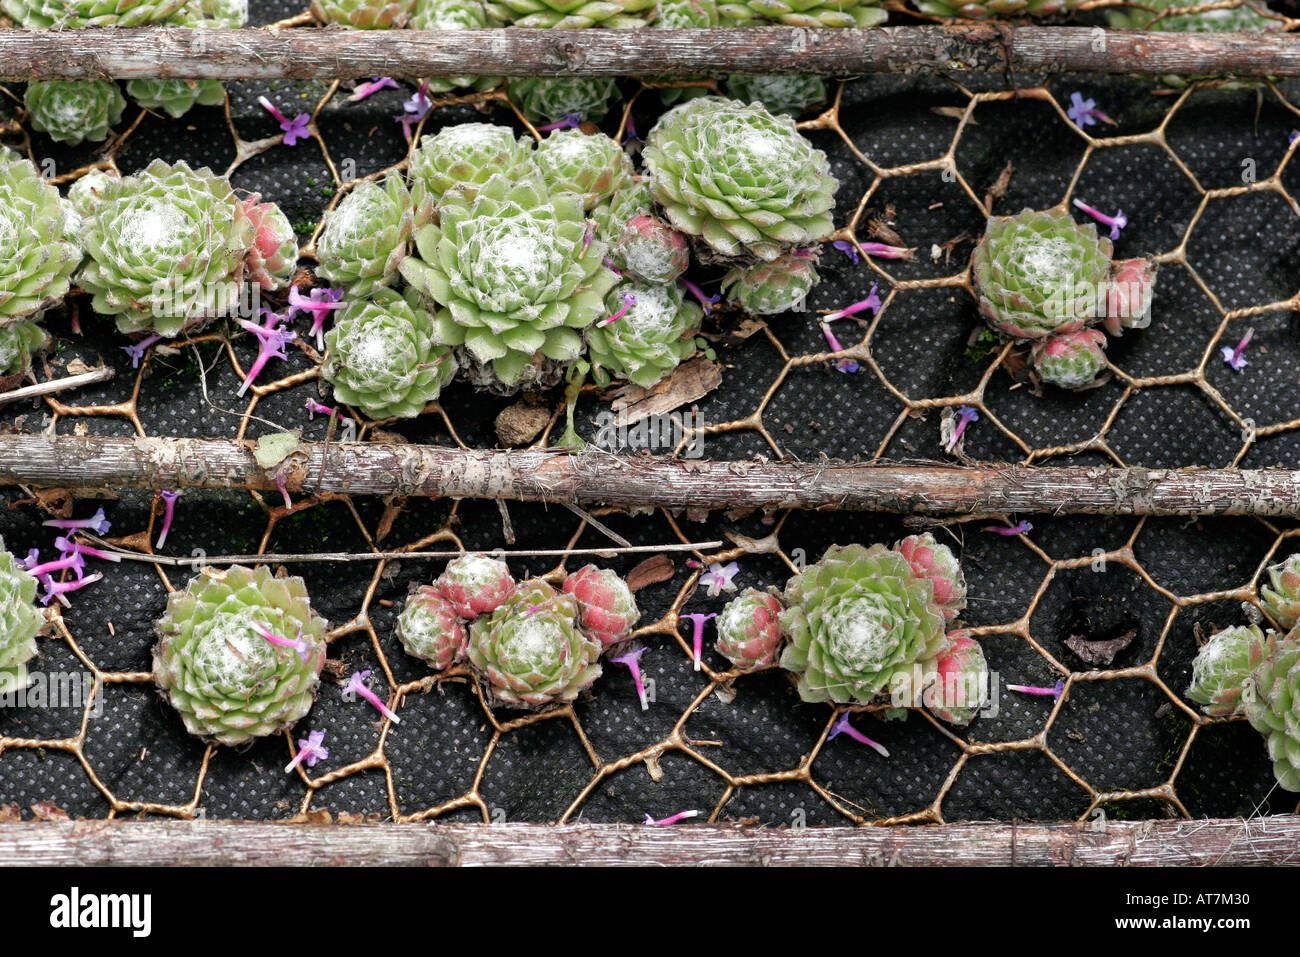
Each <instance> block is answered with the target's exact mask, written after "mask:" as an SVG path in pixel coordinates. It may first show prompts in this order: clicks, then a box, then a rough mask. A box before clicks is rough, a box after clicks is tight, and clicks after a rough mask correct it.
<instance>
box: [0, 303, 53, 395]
mask: <svg viewBox="0 0 1300 957" xmlns="http://www.w3.org/2000/svg"><path fill="white" fill-rule="evenodd" d="M49 344H50V336H49V333H47V332H46V331H45V330H44V329H42V328H41V326H40V324H39V323H37V322H36V321H35V320H34V319H32V320H27V321H22V320H20V321H18V322H11V323H8V324H7V325H3V326H0V390H7V389H12V388H13V387H14V386H16V385H17V384H18V383H19V382H21V381H22V380H23V379H24V378H25V377H26V375H27V372H28V370H30V369H31V367H32V353H34V352H40V351H41V350H42V349H45V348H47V347H48V346H49Z"/></svg>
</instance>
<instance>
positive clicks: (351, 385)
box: [321, 289, 456, 419]
mask: <svg viewBox="0 0 1300 957" xmlns="http://www.w3.org/2000/svg"><path fill="white" fill-rule="evenodd" d="M434 327H435V324H434V319H433V316H432V315H431V314H430V313H429V311H428V310H427V309H426V308H425V306H424V304H423V303H422V302H421V301H420V295H419V293H418V292H416V291H415V290H414V289H408V290H407V291H406V294H405V296H402V295H399V294H398V293H397V292H395V291H393V290H392V289H380V290H379V291H378V292H376V293H375V294H374V295H373V296H371V297H370V298H369V299H353V300H349V301H348V303H347V305H346V306H344V307H343V309H342V310H340V312H339V316H338V319H337V320H336V321H335V323H334V327H333V328H332V329H330V331H329V332H327V333H326V334H325V345H326V347H327V348H328V349H329V356H328V358H326V360H325V364H324V366H322V368H321V375H322V376H323V377H324V379H325V381H327V382H329V383H330V384H331V385H332V386H334V395H335V397H336V398H337V399H338V400H339V401H340V402H343V403H345V404H347V405H350V406H354V407H356V408H359V409H361V411H363V412H364V413H365V414H366V415H368V416H370V417H371V418H372V419H391V418H402V419H409V418H413V417H414V416H417V415H419V414H420V413H421V412H423V411H424V407H425V406H426V405H428V404H429V403H430V402H433V401H434V400H435V399H437V398H438V394H439V393H440V392H441V391H442V388H443V387H444V386H446V385H447V384H449V383H450V382H451V380H452V379H454V378H455V377H456V360H455V358H454V357H453V356H452V355H451V350H450V349H448V348H446V347H445V346H440V345H438V344H437V343H436V342H435V341H434Z"/></svg>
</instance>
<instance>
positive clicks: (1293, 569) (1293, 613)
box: [1259, 552, 1300, 628]
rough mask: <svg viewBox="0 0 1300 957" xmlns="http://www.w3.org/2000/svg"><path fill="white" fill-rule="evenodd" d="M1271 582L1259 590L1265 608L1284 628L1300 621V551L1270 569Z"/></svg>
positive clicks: (1291, 626) (1269, 577) (1269, 578)
mask: <svg viewBox="0 0 1300 957" xmlns="http://www.w3.org/2000/svg"><path fill="white" fill-rule="evenodd" d="M1268 580H1269V584H1267V585H1265V586H1264V587H1263V588H1261V589H1260V590H1259V597H1260V600H1261V602H1262V603H1263V605H1264V610H1265V611H1266V612H1268V613H1269V614H1270V615H1272V616H1273V620H1274V621H1276V622H1277V623H1278V624H1279V625H1280V626H1282V627H1283V628H1294V627H1295V626H1296V624H1297V623H1298V622H1300V552H1298V553H1296V554H1295V555H1291V556H1290V557H1288V558H1285V559H1283V560H1282V561H1280V562H1278V563H1277V564H1276V565H1270V566H1269V569H1268Z"/></svg>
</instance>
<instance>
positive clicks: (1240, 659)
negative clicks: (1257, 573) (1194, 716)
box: [1187, 625, 1267, 718]
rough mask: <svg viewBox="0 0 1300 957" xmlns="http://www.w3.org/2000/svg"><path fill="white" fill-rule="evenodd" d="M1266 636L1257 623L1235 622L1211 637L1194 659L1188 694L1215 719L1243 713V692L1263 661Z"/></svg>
mask: <svg viewBox="0 0 1300 957" xmlns="http://www.w3.org/2000/svg"><path fill="white" fill-rule="evenodd" d="M1266 646H1267V639H1266V638H1265V637H1264V633H1263V632H1262V631H1261V630H1260V629H1259V628H1258V627H1256V626H1255V625H1236V626H1234V627H1232V628H1225V629H1223V630H1222V631H1217V632H1215V633H1214V634H1213V635H1211V636H1210V640H1209V641H1207V642H1206V643H1205V644H1204V645H1202V646H1201V649H1200V651H1198V652H1197V653H1196V658H1195V660H1194V661H1193V662H1192V683H1191V684H1190V685H1189V686H1188V688H1187V697H1189V698H1191V699H1192V700H1193V701H1195V702H1196V703H1197V704H1199V705H1200V706H1201V710H1202V711H1204V712H1205V713H1206V714H1208V715H1209V716H1210V717H1212V718H1226V717H1227V716H1229V715H1233V714H1241V713H1242V702H1241V692H1242V688H1243V687H1244V686H1245V684H1246V681H1247V680H1248V679H1249V678H1250V675H1251V672H1253V671H1254V670H1255V669H1256V668H1258V667H1259V665H1260V663H1261V662H1262V661H1263V660H1264V652H1265V650H1266Z"/></svg>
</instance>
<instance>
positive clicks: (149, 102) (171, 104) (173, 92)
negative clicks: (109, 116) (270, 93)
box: [114, 78, 226, 122]
mask: <svg viewBox="0 0 1300 957" xmlns="http://www.w3.org/2000/svg"><path fill="white" fill-rule="evenodd" d="M126 92H127V95H128V96H129V97H131V99H133V100H135V101H136V103H138V104H140V105H141V106H143V107H145V108H146V109H150V110H153V109H159V108H161V109H163V110H164V111H166V113H167V115H168V116H171V117H180V116H184V115H185V114H186V113H188V112H189V111H190V110H191V109H193V107H194V105H195V104H198V105H199V106H220V105H221V104H222V103H224V102H225V101H226V88H225V87H224V86H222V85H221V81H220V80H179V79H171V78H168V79H135V80H128V81H127V84H126ZM114 122H116V121H114Z"/></svg>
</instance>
